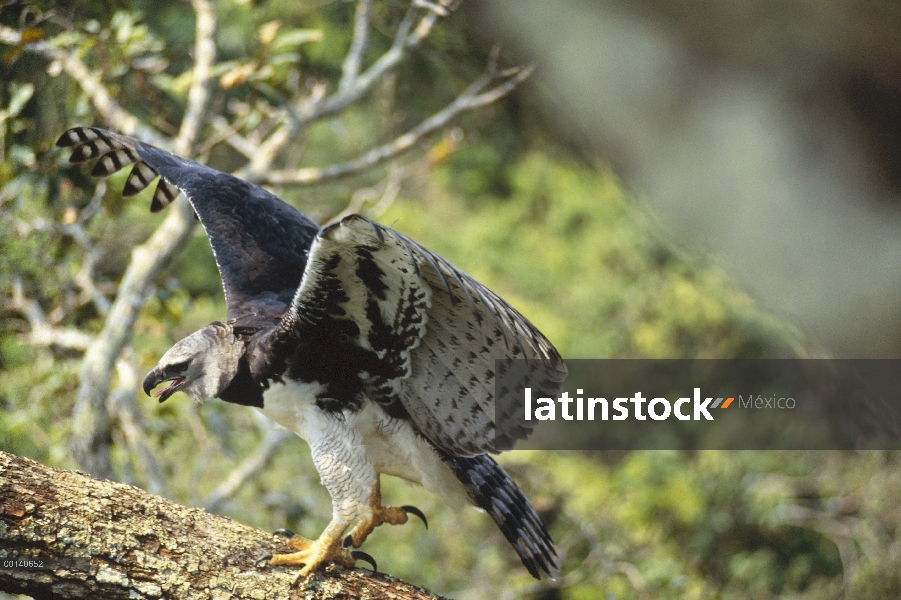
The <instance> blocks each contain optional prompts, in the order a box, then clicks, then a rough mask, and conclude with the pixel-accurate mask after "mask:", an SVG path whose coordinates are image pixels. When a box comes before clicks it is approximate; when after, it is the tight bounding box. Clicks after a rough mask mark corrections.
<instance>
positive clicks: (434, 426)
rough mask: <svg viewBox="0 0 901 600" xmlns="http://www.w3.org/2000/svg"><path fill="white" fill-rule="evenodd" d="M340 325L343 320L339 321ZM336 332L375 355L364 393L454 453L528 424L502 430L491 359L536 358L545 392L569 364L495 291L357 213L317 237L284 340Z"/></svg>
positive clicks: (502, 443) (493, 443)
mask: <svg viewBox="0 0 901 600" xmlns="http://www.w3.org/2000/svg"><path fill="white" fill-rule="evenodd" d="M339 326H340V327H339ZM337 328H340V330H341V331H343V332H344V333H345V335H348V336H349V337H352V339H351V340H350V341H351V343H354V344H356V345H357V346H359V347H361V348H363V349H365V350H368V351H370V352H371V353H373V354H374V355H375V356H376V357H377V360H376V361H375V364H373V365H371V366H370V367H369V370H368V371H366V372H365V373H363V374H362V375H363V378H364V384H365V387H366V391H367V394H368V395H369V396H370V397H372V398H373V399H375V400H376V401H378V402H380V403H381V404H383V405H384V406H387V407H389V408H390V407H394V409H395V410H396V409H397V408H398V405H400V406H401V407H402V408H403V410H404V411H405V412H406V413H407V414H408V415H409V417H410V418H411V419H412V420H413V422H414V423H415V425H416V427H417V428H418V430H419V431H420V433H422V434H423V435H424V436H425V437H426V438H427V439H429V440H430V441H431V442H432V443H433V444H434V445H436V446H438V447H439V448H441V449H443V450H445V451H448V452H451V453H452V454H456V455H479V454H483V453H485V452H489V451H491V452H496V451H500V450H505V449H509V448H510V447H512V445H513V443H514V442H515V441H516V440H517V439H522V438H524V437H525V436H526V435H528V433H529V431H530V428H529V426H528V424H523V425H522V426H520V427H517V428H515V429H513V430H505V431H504V432H500V431H498V429H497V427H496V424H495V398H494V392H495V390H494V383H495V372H494V368H495V366H494V359H496V358H523V359H530V360H533V361H535V362H536V363H538V364H540V365H542V366H543V367H544V368H543V369H542V373H545V374H546V377H547V379H548V381H545V382H543V385H544V387H545V389H553V388H556V389H559V383H560V382H561V381H562V380H563V378H564V377H565V376H566V367H565V365H564V364H563V361H562V359H561V358H560V355H559V354H558V353H557V350H556V349H555V348H554V347H553V346H552V345H551V343H550V342H549V341H548V340H547V339H546V338H545V337H544V336H543V335H542V334H541V333H540V332H539V331H538V330H537V329H536V328H535V327H534V326H533V325H532V324H531V323H530V322H529V321H528V320H527V319H526V318H525V317H523V316H522V315H521V314H520V313H519V312H517V311H516V310H515V309H513V308H512V307H511V306H509V305H508V304H507V303H506V302H504V301H503V300H502V299H501V298H500V297H498V296H497V295H496V294H494V293H493V292H492V291H491V290H489V289H488V288H486V287H485V286H483V285H482V284H480V283H478V282H477V281H475V280H474V279H472V278H471V277H469V276H468V275H466V274H465V273H463V272H462V271H460V270H459V269H457V268H456V267H454V266H453V265H451V264H450V263H448V262H447V261H445V260H444V259H442V258H440V257H439V256H437V255H436V254H434V253H432V252H430V251H429V250H427V249H425V248H423V247H422V246H420V245H419V244H417V243H416V242H414V241H412V240H410V239H409V238H407V237H405V236H403V235H401V234H399V233H397V232H396V231H393V230H391V229H389V228H387V227H383V226H381V225H378V224H376V223H373V222H371V221H369V220H368V219H365V218H364V217H361V216H359V215H351V216H349V217H346V218H345V219H343V220H342V221H340V222H339V223H335V224H332V225H329V226H327V227H325V228H323V230H322V231H321V232H320V234H319V236H318V237H317V238H316V240H315V241H314V242H313V245H312V247H311V250H310V258H309V262H308V264H307V269H306V272H305V273H304V277H303V280H302V282H301V286H300V288H299V290H298V293H297V295H296V296H295V298H294V300H293V303H292V306H291V309H289V312H288V314H287V315H286V317H285V318H284V320H283V323H282V331H281V332H280V335H281V336H282V337H288V336H291V337H294V336H296V339H301V338H303V337H306V336H310V335H317V334H318V335H322V332H323V331H326V330H337Z"/></svg>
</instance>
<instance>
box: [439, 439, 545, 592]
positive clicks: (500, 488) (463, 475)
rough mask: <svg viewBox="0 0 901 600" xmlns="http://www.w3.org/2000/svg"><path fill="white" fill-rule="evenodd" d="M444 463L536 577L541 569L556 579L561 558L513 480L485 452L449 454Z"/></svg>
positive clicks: (536, 515) (533, 510) (537, 577)
mask: <svg viewBox="0 0 901 600" xmlns="http://www.w3.org/2000/svg"><path fill="white" fill-rule="evenodd" d="M442 458H443V459H444V462H445V463H446V464H447V465H448V466H449V467H450V468H451V470H453V472H454V474H455V475H456V476H457V479H459V480H460V482H461V483H463V485H464V486H465V487H466V490H467V491H468V492H469V496H470V497H471V498H472V500H473V502H474V503H475V504H477V505H478V506H479V507H481V508H483V509H485V511H486V512H487V513H488V514H489V515H491V518H492V519H494V522H495V523H497V526H498V527H499V528H500V530H501V532H502V533H503V534H504V537H505V538H507V541H508V542H510V544H511V545H512V546H513V548H514V549H515V550H516V553H517V554H519V558H520V560H522V564H523V565H525V567H526V569H528V570H529V573H531V574H532V577H534V578H535V579H541V576H540V571H544V572H545V573H547V574H548V576H550V578H551V579H556V577H557V575H558V573H559V571H560V559H559V557H558V556H557V551H556V550H555V549H554V541H553V540H552V539H551V536H550V534H549V533H548V531H547V529H546V528H545V526H544V523H542V522H541V518H540V517H539V516H538V513H536V512H535V509H534V508H532V505H531V504H530V503H529V500H528V498H526V497H525V495H524V494H523V493H522V491H521V490H520V489H519V487H518V486H517V485H516V482H514V481H513V479H512V478H511V477H510V475H508V474H507V472H506V471H504V469H503V468H501V466H500V465H498V464H497V463H496V462H494V459H493V458H491V457H490V456H488V455H487V454H482V455H480V456H451V455H447V454H445V455H444V456H443V457H442Z"/></svg>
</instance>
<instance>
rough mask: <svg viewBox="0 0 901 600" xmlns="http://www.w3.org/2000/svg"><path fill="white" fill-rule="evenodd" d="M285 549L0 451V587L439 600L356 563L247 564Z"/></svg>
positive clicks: (261, 598) (61, 594) (268, 538)
mask: <svg viewBox="0 0 901 600" xmlns="http://www.w3.org/2000/svg"><path fill="white" fill-rule="evenodd" d="M286 551H289V549H288V548H287V547H286V546H285V545H284V543H283V540H282V539H281V538H278V537H276V536H273V535H272V534H269V533H265V532H262V531H259V530H256V529H252V528H250V527H246V526H244V525H241V524H240V523H237V522H235V521H233V520H231V519H228V518H225V517H220V516H218V515H213V514H209V513H207V512H205V511H203V510H199V509H194V508H186V507H184V506H179V505H177V504H173V503H172V502H170V501H168V500H166V499H164V498H161V497H159V496H154V495H152V494H148V493H147V492H144V491H142V490H140V489H138V488H135V487H132V486H129V485H124V484H121V483H114V482H111V481H104V480H98V479H94V478H92V477H89V476H87V475H84V474H82V473H78V472H74V471H63V470H60V469H54V468H50V467H46V466H44V465H41V464H39V463H36V462H34V461H32V460H28V459H25V458H20V457H18V456H15V455H12V454H8V453H5V452H0V591H6V592H12V593H20V594H28V595H30V596H32V597H34V598H36V599H42V598H89V597H93V598H104V599H110V600H113V599H117V598H153V599H158V598H177V599H179V600H181V599H191V598H204V599H207V598H212V599H218V598H223V599H224V598H238V599H241V598H248V599H255V600H267V599H270V598H278V599H281V598H316V599H326V598H359V597H368V598H373V599H379V598H390V599H400V598H412V599H425V598H431V599H434V598H437V596H434V595H432V594H430V593H429V592H427V591H425V590H422V589H419V588H415V587H413V586H410V585H407V584H405V583H403V582H401V581H398V580H396V579H393V578H391V577H388V576H385V575H381V574H373V573H371V572H369V571H364V570H362V569H344V568H339V567H337V566H335V565H331V566H329V567H327V568H326V569H325V570H323V571H321V572H319V573H315V574H313V575H312V576H311V577H310V578H308V579H307V580H305V581H302V582H300V583H298V584H297V585H295V584H294V581H295V579H296V578H297V571H296V570H294V569H291V568H286V567H269V566H264V567H257V566H256V565H255V564H254V561H255V559H256V558H258V557H260V556H262V555H265V554H271V553H273V552H286ZM13 559H16V560H13ZM23 561H32V562H33V564H32V565H28V564H27V563H25V564H23Z"/></svg>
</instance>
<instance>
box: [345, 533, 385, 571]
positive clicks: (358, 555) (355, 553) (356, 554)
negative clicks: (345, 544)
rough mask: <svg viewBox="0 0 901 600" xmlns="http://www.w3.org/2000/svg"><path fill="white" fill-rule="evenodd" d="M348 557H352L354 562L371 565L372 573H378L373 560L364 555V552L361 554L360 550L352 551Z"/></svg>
mask: <svg viewBox="0 0 901 600" xmlns="http://www.w3.org/2000/svg"><path fill="white" fill-rule="evenodd" d="M348 537H350V536H348ZM350 555H351V556H353V557H354V560H365V561H366V562H368V563H369V564H370V565H372V572H373V573H378V572H379V568H378V567H377V566H376V564H375V559H374V558H372V557H371V556H369V555H368V554H366V553H365V552H362V551H360V550H354V551H353V552H351V553H350Z"/></svg>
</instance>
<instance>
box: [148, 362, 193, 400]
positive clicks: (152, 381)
mask: <svg viewBox="0 0 901 600" xmlns="http://www.w3.org/2000/svg"><path fill="white" fill-rule="evenodd" d="M164 381H169V382H171V383H170V384H169V385H168V386H166V387H165V388H163V389H161V390H160V391H158V392H157V393H156V394H154V395H155V396H156V397H157V398H159V400H160V403H163V402H165V401H166V400H168V399H169V396H171V395H172V394H174V393H175V392H177V391H178V388H179V387H181V384H183V383H184V382H185V378H184V377H166V376H165V375H164V374H163V373H162V372H161V371H160V370H159V369H158V368H154V369H153V370H152V371H150V372H149V373H147V375H146V376H145V377H144V382H143V383H142V384H141V387H143V388H144V393H145V394H147V395H148V396H150V395H151V392H153V388H155V387H156V386H158V385H159V384H161V383H162V382H164Z"/></svg>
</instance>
